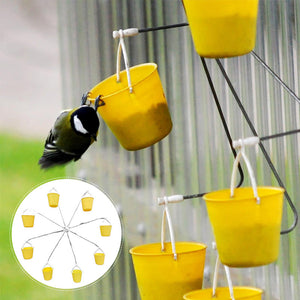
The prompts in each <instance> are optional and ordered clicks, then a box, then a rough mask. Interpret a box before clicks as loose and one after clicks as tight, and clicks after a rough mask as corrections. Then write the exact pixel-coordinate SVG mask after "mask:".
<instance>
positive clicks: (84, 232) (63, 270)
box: [11, 179, 122, 289]
mask: <svg viewBox="0 0 300 300" xmlns="http://www.w3.org/2000/svg"><path fill="white" fill-rule="evenodd" d="M11 237H12V245H13V249H14V252H15V255H16V257H17V259H18V261H19V263H20V264H21V266H22V268H23V269H24V270H25V272H26V273H28V274H29V275H30V276H31V277H32V278H34V279H35V280H37V281H39V282H41V283H42V284H45V285H47V286H50V287H53V288H59V289H74V288H80V287H84V286H87V285H89V284H91V283H93V282H95V281H96V280H98V279H100V278H101V277H102V276H103V275H105V274H106V273H107V272H108V270H109V269H110V268H111V267H112V265H113V264H114V262H115V260H116V259H117V257H118V254H119V251H120V248H121V243H122V226H121V221H120V218H119V215H118V212H117V210H116V207H115V206H114V204H113V203H112V202H111V200H110V199H109V198H108V196H107V195H106V194H105V193H103V192H102V191H101V190H100V189H98V188H97V187H96V186H94V185H92V184H89V183H87V182H85V181H81V180H77V179H58V180H53V181H49V182H47V183H45V184H42V185H40V186H39V187H37V188H35V189H34V190H33V191H32V192H31V193H29V194H28V195H27V196H26V197H25V199H24V200H23V201H22V203H21V204H20V205H19V207H18V209H17V211H16V213H15V216H14V219H13V223H12V229H11Z"/></svg>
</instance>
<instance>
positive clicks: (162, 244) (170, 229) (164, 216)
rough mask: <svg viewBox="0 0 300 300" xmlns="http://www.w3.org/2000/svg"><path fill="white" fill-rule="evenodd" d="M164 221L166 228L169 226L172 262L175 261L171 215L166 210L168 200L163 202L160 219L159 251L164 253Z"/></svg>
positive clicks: (167, 209)
mask: <svg viewBox="0 0 300 300" xmlns="http://www.w3.org/2000/svg"><path fill="white" fill-rule="evenodd" d="M166 219H167V221H168V226H169V232H170V239H171V246H172V252H173V256H174V260H177V253H176V247H175V237H174V230H173V225H172V220H171V215H170V212H169V208H168V200H167V199H166V200H165V207H164V211H163V217H162V226H161V251H165V238H166V234H165V231H166Z"/></svg>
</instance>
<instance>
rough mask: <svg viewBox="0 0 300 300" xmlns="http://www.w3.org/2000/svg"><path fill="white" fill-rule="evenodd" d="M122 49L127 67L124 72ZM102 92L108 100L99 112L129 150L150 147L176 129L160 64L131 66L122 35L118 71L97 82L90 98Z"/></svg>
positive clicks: (102, 98) (103, 97)
mask: <svg viewBox="0 0 300 300" xmlns="http://www.w3.org/2000/svg"><path fill="white" fill-rule="evenodd" d="M121 49H122V52H123V56H124V60H125V66H126V70H124V71H122V72H120V58H121ZM99 95H101V100H102V101H103V103H105V105H102V106H100V107H99V108H98V112H99V114H100V115H101V117H102V118H103V120H104V121H105V123H106V124H107V125H108V127H109V128H110V129H111V131H112V132H113V133H114V135H115V137H116V138H117V139H118V141H119V142H120V144H121V145H122V146H123V147H124V148H125V149H127V150H139V149H143V148H146V147H149V146H151V145H153V144H155V143H156V142H158V141H160V140H161V139H163V138H164V137H165V136H167V135H168V134H169V132H170V131H171V129H172V121H171V117H170V113H169V109H168V104H167V101H166V98H165V94H164V91H163V88H162V84H161V81H160V78H159V74H158V72H157V65H156V64H154V63H146V64H141V65H137V66H134V67H131V68H129V64H128V59H127V54H126V49H125V43H124V39H123V36H122V35H121V36H120V43H119V48H118V61H117V73H116V74H115V75H113V76H111V77H109V78H107V79H105V80H104V81H102V82H100V83H99V84H98V85H96V86H95V87H94V88H93V89H92V90H91V91H90V94H89V97H90V98H92V99H93V98H94V99H95V98H96V97H98V96H99ZM92 101H93V100H92Z"/></svg>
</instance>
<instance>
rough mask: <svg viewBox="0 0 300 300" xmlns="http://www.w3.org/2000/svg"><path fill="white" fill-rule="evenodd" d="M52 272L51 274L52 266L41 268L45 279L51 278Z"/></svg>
mask: <svg viewBox="0 0 300 300" xmlns="http://www.w3.org/2000/svg"><path fill="white" fill-rule="evenodd" d="M52 274H53V268H52V267H50V266H49V267H46V266H45V267H44V268H43V276H44V279H45V280H47V281H48V280H51V279H52Z"/></svg>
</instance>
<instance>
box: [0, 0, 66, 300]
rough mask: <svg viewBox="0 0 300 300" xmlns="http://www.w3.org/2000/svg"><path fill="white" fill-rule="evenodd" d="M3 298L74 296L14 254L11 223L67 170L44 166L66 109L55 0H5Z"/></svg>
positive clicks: (0, 129) (1, 5) (0, 93)
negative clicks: (42, 279)
mask: <svg viewBox="0 0 300 300" xmlns="http://www.w3.org/2000/svg"><path fill="white" fill-rule="evenodd" d="M0 19H1V27H0V32H1V33H0V36H1V41H0V68H1V71H0V103H1V104H0V107H1V109H0V189H1V193H0V205H1V209H0V298H1V299H70V296H71V294H70V293H69V292H57V291H56V290H52V289H49V288H47V287H45V286H42V285H41V284H40V283H38V282H36V281H34V280H32V279H31V278H29V277H28V275H27V274H25V273H24V272H23V270H22V268H21V267H20V266H19V265H18V262H17V260H16V259H15V257H14V254H13V249H12V246H11V244H10V243H11V242H10V226H11V222H12V219H13V216H14V212H15V210H16V208H17V207H18V205H19V203H20V202H21V201H22V200H23V199H24V197H25V196H26V194H27V193H29V192H30V191H31V190H32V189H33V188H34V187H36V186H37V185H39V184H41V183H43V182H45V181H48V180H51V179H54V178H59V177H64V176H65V170H64V168H56V169H54V170H51V171H49V172H42V171H40V169H39V167H38V165H37V162H38V159H39V157H40V155H41V154H42V151H43V145H44V139H45V138H46V136H47V134H48V131H49V129H50V128H51V126H52V124H53V122H54V120H55V119H56V116H57V114H58V113H59V112H60V110H61V109H62V99H61V89H62V86H61V75H60V74H61V73H60V55H59V38H58V19H57V6H56V1H39V0H12V1H0Z"/></svg>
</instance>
